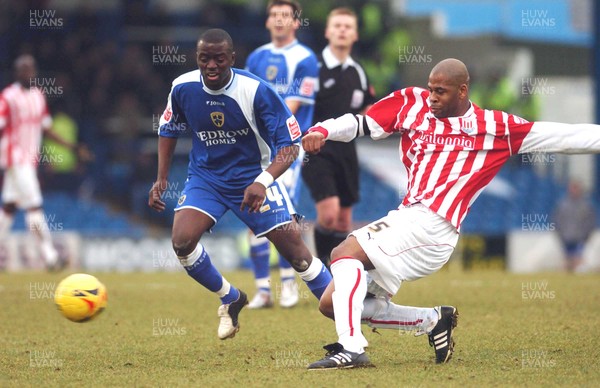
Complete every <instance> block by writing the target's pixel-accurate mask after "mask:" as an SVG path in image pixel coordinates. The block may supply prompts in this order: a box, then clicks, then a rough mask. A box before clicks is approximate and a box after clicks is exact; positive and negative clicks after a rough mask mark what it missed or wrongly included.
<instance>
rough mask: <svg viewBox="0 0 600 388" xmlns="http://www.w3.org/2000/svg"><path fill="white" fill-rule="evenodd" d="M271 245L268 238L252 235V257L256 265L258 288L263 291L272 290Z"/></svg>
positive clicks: (255, 272)
mask: <svg viewBox="0 0 600 388" xmlns="http://www.w3.org/2000/svg"><path fill="white" fill-rule="evenodd" d="M270 256H271V245H270V243H269V240H267V239H266V238H264V237H263V238H258V239H257V238H256V237H254V236H252V237H250V259H251V260H252V264H253V265H254V266H253V267H254V279H256V280H257V288H258V289H259V290H262V291H268V292H270V291H271V287H270V286H269V278H270V276H271V273H270V265H269V257H270Z"/></svg>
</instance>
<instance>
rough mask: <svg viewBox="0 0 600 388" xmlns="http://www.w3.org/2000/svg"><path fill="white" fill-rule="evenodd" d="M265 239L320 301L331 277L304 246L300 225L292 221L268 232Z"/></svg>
mask: <svg viewBox="0 0 600 388" xmlns="http://www.w3.org/2000/svg"><path fill="white" fill-rule="evenodd" d="M266 237H267V238H268V239H269V240H270V241H271V242H272V243H273V245H275V248H277V251H279V253H280V254H281V255H282V256H283V257H284V258H285V259H286V260H287V261H288V262H289V263H290V264H291V266H292V268H294V270H295V271H296V272H297V273H298V275H299V276H300V278H301V279H302V280H304V282H305V283H306V285H307V286H308V288H309V289H310V291H311V292H312V293H313V294H314V295H315V296H316V297H317V299H320V298H321V295H322V294H323V291H325V288H326V287H327V285H328V284H329V282H330V281H331V275H330V273H329V271H328V270H327V268H325V266H324V265H323V263H322V262H321V261H320V260H319V259H317V258H314V257H313V256H312V254H311V253H310V251H309V250H308V248H307V246H306V244H304V241H303V240H302V234H301V233H300V225H299V224H298V223H297V222H296V221H295V220H292V221H291V222H290V223H288V224H285V225H283V226H280V227H278V228H276V229H274V230H272V231H270V232H269V233H267V234H266Z"/></svg>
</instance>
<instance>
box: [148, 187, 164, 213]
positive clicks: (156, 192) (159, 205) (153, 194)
mask: <svg viewBox="0 0 600 388" xmlns="http://www.w3.org/2000/svg"><path fill="white" fill-rule="evenodd" d="M166 188H167V181H156V182H154V184H153V185H152V188H151V189H150V192H149V193H148V206H150V207H151V208H152V209H154V210H156V211H157V212H162V211H163V210H165V203H164V202H163V201H162V200H161V199H160V198H161V197H162V195H163V193H164V192H165V190H166Z"/></svg>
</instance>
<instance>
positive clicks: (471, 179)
mask: <svg viewBox="0 0 600 388" xmlns="http://www.w3.org/2000/svg"><path fill="white" fill-rule="evenodd" d="M428 89H429V90H425V89H422V88H417V87H410V88H406V89H402V90H399V91H396V92H394V93H392V94H390V95H388V96H387V97H385V98H383V99H381V100H380V101H378V102H377V103H375V104H374V105H373V106H372V107H371V108H370V109H369V110H368V111H367V112H366V114H365V115H364V116H361V115H353V114H346V115H343V116H341V117H338V118H336V119H329V120H326V121H324V122H320V123H317V124H316V125H315V126H313V127H312V128H311V129H310V130H309V133H308V134H307V135H305V137H304V138H303V141H302V145H303V147H304V149H305V150H306V151H307V152H318V151H319V149H320V148H321V147H322V145H323V144H324V143H325V140H334V141H350V140H352V139H354V138H356V137H358V136H366V135H369V136H371V138H373V139H374V140H378V139H383V138H386V137H388V136H390V135H392V134H394V133H399V134H400V155H401V160H402V163H403V164H404V166H405V168H406V169H407V172H408V187H407V190H408V193H407V195H406V196H405V197H404V200H403V201H402V203H401V204H400V206H399V207H398V208H397V209H394V210H392V211H390V212H389V213H388V215H387V216H385V217H383V218H381V219H379V220H377V221H375V222H373V223H371V224H369V225H367V226H365V227H363V228H361V229H358V230H355V231H353V232H352V233H351V234H350V236H349V237H348V238H347V239H346V240H345V241H344V242H342V243H341V244H340V245H338V246H337V247H336V248H334V249H333V251H332V254H331V258H332V262H331V272H332V275H333V282H331V283H330V284H329V286H328V288H327V290H326V291H325V293H324V294H323V296H322V298H321V300H320V305H319V308H320V310H321V312H322V313H323V314H324V315H326V316H328V317H330V318H333V317H334V314H335V326H336V331H337V333H338V337H339V339H338V342H337V343H335V344H331V345H327V346H325V349H326V350H327V351H328V352H327V355H326V356H325V357H324V358H323V359H321V360H319V361H317V362H314V363H313V364H311V365H310V366H309V367H308V368H309V369H337V368H352V367H365V366H371V365H372V364H371V363H370V361H369V359H368V357H367V355H366V353H365V352H364V348H365V347H366V346H367V345H368V342H367V340H366V339H365V337H364V336H363V334H362V332H361V328H360V324H361V321H362V323H367V324H368V325H369V326H371V327H375V328H391V329H396V330H416V331H417V334H427V335H428V337H429V343H430V345H432V346H433V347H434V350H435V354H436V362H437V363H445V362H447V361H448V360H449V359H450V357H451V356H452V352H453V339H452V332H453V329H454V327H455V326H456V324H457V319H458V312H457V309H456V308H455V307H452V306H438V307H435V308H418V307H410V306H400V305H396V304H394V303H391V301H390V298H391V296H393V295H395V294H396V293H397V292H398V289H399V288H400V285H401V284H402V282H405V281H412V280H417V279H420V278H422V277H425V276H427V275H430V274H432V273H434V272H436V271H438V270H439V269H440V268H442V266H443V265H444V264H445V263H446V262H447V261H448V259H449V258H450V255H451V253H452V251H453V250H454V247H455V245H456V243H457V241H458V236H459V232H460V226H461V223H462V221H463V220H464V218H465V216H466V215H467V213H468V211H469V208H470V207H471V205H472V204H473V202H474V201H475V199H476V198H477V197H478V196H479V194H480V193H481V191H482V190H483V189H484V188H485V187H486V186H487V185H488V184H489V183H490V181H491V180H492V178H493V177H494V176H495V175H496V174H497V173H498V171H499V170H500V168H501V167H502V165H503V164H504V163H505V162H506V161H507V160H508V158H509V157H510V156H512V155H515V154H521V153H528V152H564V153H591V152H594V153H597V152H600V126H598V125H592V124H575V125H572V124H561V123H550V122H527V121H526V120H524V119H522V118H520V117H518V116H515V115H512V114H509V113H505V112H501V111H493V110H484V109H482V108H480V107H478V106H476V105H475V104H473V103H472V102H471V101H470V100H469V73H468V71H467V68H466V66H465V65H464V64H463V63H462V62H461V61H459V60H457V59H445V60H443V61H441V62H439V63H438V64H437V65H435V66H434V68H433V69H432V70H431V73H430V75H429V81H428ZM366 271H367V272H368V273H369V275H370V279H369V280H367V277H366ZM367 295H369V297H366V296H367ZM365 297H366V298H365Z"/></svg>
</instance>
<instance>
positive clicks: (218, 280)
mask: <svg viewBox="0 0 600 388" xmlns="http://www.w3.org/2000/svg"><path fill="white" fill-rule="evenodd" d="M179 261H180V262H181V264H182V265H183V267H184V268H185V270H186V271H187V273H188V275H190V276H191V277H192V279H194V280H195V281H197V282H198V283H200V284H202V285H203V286H204V287H206V288H207V289H208V290H210V291H212V292H215V293H216V294H217V295H219V297H220V298H221V303H223V304H228V303H231V302H235V301H236V300H237V299H238V298H239V296H240V292H239V291H238V289H237V288H235V287H234V286H232V285H230V284H229V282H228V281H227V280H225V278H224V277H223V276H222V275H221V274H220V273H219V271H218V270H217V269H216V268H215V266H214V265H212V262H211V261H210V257H209V256H208V253H207V252H206V251H205V250H204V247H203V246H202V245H200V244H198V246H197V247H196V249H194V251H193V252H192V253H190V254H189V255H188V256H183V257H181V256H180V257H179Z"/></svg>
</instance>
